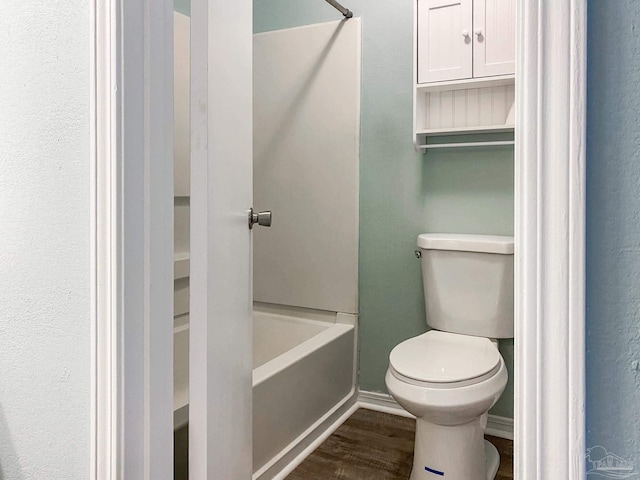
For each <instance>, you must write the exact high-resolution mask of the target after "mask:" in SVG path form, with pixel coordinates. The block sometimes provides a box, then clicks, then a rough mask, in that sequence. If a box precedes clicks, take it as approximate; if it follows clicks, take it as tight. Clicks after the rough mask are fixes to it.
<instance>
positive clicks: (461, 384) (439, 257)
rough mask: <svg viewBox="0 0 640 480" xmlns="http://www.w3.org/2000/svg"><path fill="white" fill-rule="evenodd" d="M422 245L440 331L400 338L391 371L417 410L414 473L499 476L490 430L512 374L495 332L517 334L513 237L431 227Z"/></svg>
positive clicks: (399, 393) (433, 318)
mask: <svg viewBox="0 0 640 480" xmlns="http://www.w3.org/2000/svg"><path fill="white" fill-rule="evenodd" d="M418 246H419V247H420V251H421V253H422V271H423V283H424V290H425V302H426V307H427V315H428V316H427V323H428V324H429V325H431V326H435V325H437V326H438V330H435V329H434V330H430V331H428V332H426V333H423V334H422V335H419V336H417V337H413V338H410V339H408V340H405V341H404V342H402V343H400V344H399V345H397V346H396V347H395V348H394V349H393V350H392V351H391V354H390V355H389V368H388V370H387V373H386V377H385V381H386V384H387V388H388V390H389V393H390V394H391V395H392V396H393V397H394V398H395V399H396V401H397V402H398V404H400V406H402V407H403V408H404V409H405V410H407V411H408V412H409V413H411V414H412V415H414V416H415V417H416V437H415V438H416V439H415V447H414V461H413V469H412V472H411V477H410V480H433V479H438V478H443V479H451V480H492V479H494V478H495V475H496V472H497V470H498V466H499V463H500V458H499V455H498V452H497V450H496V448H495V447H494V446H493V445H491V444H490V443H489V442H487V441H485V440H484V432H485V429H486V424H487V416H488V411H489V409H490V408H491V407H492V406H493V405H495V403H496V402H497V401H498V399H499V398H500V395H501V394H502V392H503V391H504V388H505V386H506V384H507V377H508V375H507V370H506V367H505V363H504V360H503V358H502V356H501V355H500V352H499V351H498V345H497V341H495V340H492V338H509V337H512V336H513V316H512V312H513V238H512V237H495V236H485V235H443V234H429V235H420V237H419V238H418ZM443 330H446V331H443ZM483 334H484V335H483Z"/></svg>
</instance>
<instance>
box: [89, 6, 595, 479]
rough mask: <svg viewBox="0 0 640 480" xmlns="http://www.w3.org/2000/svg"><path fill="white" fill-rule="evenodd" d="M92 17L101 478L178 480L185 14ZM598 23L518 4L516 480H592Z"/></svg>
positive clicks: (154, 9)
mask: <svg viewBox="0 0 640 480" xmlns="http://www.w3.org/2000/svg"><path fill="white" fill-rule="evenodd" d="M91 6H92V11H91V19H92V28H93V35H92V37H93V44H92V73H93V75H92V79H91V88H92V98H91V104H92V110H91V117H92V128H91V130H92V147H93V148H92V159H91V165H92V177H93V182H92V185H91V194H92V198H91V201H92V243H93V249H92V258H91V262H92V290H93V301H92V303H93V308H92V312H91V322H92V329H93V336H92V352H93V353H92V359H93V361H92V365H91V378H92V385H91V395H92V404H93V408H92V411H91V427H92V444H91V478H94V479H116V478H125V477H126V478H128V479H129V478H130V479H137V478H154V479H156V478H168V477H167V472H172V469H171V468H170V464H171V459H172V458H173V457H172V455H171V449H172V442H171V439H172V432H173V429H172V411H173V408H172V407H173V406H172V398H171V397H172V395H171V393H170V392H171V390H172V389H171V388H169V386H170V385H171V383H172V382H171V379H172V361H171V355H166V352H167V351H169V350H164V351H162V350H163V349H167V348H169V349H171V348H172V339H173V329H172V313H173V311H172V292H173V290H172V286H173V268H172V263H173V232H172V226H173V218H172V214H170V213H169V212H172V205H173V159H172V152H173V148H172V133H171V132H172V124H171V121H172V105H171V104H170V103H171V102H170V99H171V95H172V68H173V61H172V53H171V54H170V53H169V52H172V48H173V43H172V22H173V2H171V1H167V0H153V1H152V0H144V1H143V2H139V4H138V5H135V6H134V5H132V4H131V2H124V1H123V0H104V1H98V0H92V2H91ZM586 11H587V2H586V0H563V1H562V2H553V6H552V5H551V2H545V1H544V0H526V1H525V0H518V7H517V25H518V28H517V31H518V33H517V37H518V40H517V52H518V53H517V57H518V58H517V62H516V64H517V65H516V71H517V78H518V81H517V89H516V90H517V91H516V102H517V106H518V108H517V123H516V125H517V127H516V148H515V192H516V193H515V218H516V220H515V238H516V248H517V251H516V257H515V270H516V276H515V283H516V311H515V330H516V333H515V345H516V356H515V357H516V358H515V399H516V400H515V422H514V424H515V445H514V447H515V470H514V472H515V478H517V479H518V480H534V479H539V478H567V479H571V480H573V479H582V478H585V475H586V474H585V463H584V442H585V427H584V412H585V409H584V405H585V388H584V375H585V373H584V371H585V370H584V364H585V348H584V338H585V330H584V329H585V299H584V290H585V238H586V235H585V165H586V155H585V136H586V135H585V125H586V112H585V108H586V107H585V105H586V102H585V99H586ZM143 32H144V33H143ZM141 37H142V38H141ZM142 45H144V47H145V48H140V47H141V46H142ZM547 45H553V46H554V48H553V49H546V50H545V49H544V47H545V46H547ZM151 72H153V73H156V74H157V75H150V73H151ZM128 92H136V93H137V94H139V96H138V95H125V93H128ZM142 99H143V101H141V100H142ZM137 158H144V162H140V161H137V160H136V159H137ZM151 158H153V162H151V161H150V159H151ZM125 197H127V198H137V199H140V200H141V204H136V203H134V202H130V201H124V198H125ZM169 202H171V207H170V208H169V207H168V205H169ZM169 232H170V233H169ZM141 258H142V259H144V262H142V264H141V263H140V259H141ZM141 265H142V268H140V267H141ZM152 279H153V280H154V281H153V282H152V281H151V280H152ZM125 280H127V281H126V282H125ZM152 316H153V318H154V322H151V321H150V320H151V318H152ZM156 318H162V319H167V318H171V321H170V322H168V323H169V325H170V327H168V326H167V325H165V324H164V323H163V322H158V321H155V319H156ZM163 435H165V436H166V437H163ZM125 447H126V455H125ZM156 469H157V470H156ZM152 473H153V474H152Z"/></svg>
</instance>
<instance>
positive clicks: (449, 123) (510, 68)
mask: <svg viewBox="0 0 640 480" xmlns="http://www.w3.org/2000/svg"><path fill="white" fill-rule="evenodd" d="M515 5H516V0H415V21H414V29H415V42H414V48H415V51H414V59H415V75H414V78H415V80H414V81H415V87H414V142H415V145H416V148H417V149H420V150H426V149H427V148H442V147H451V145H450V144H433V142H431V143H429V142H428V141H427V139H428V137H430V136H432V137H434V136H442V135H449V134H474V133H505V132H513V128H514V121H513V118H514V101H515V46H516V45H515V43H516V34H515V29H516V26H515ZM496 142H497V143H496ZM472 143H473V142H472ZM474 144H477V143H474ZM486 144H487V145H489V144H491V145H498V144H500V145H505V144H513V141H511V140H502V139H500V140H497V141H494V142H491V143H486Z"/></svg>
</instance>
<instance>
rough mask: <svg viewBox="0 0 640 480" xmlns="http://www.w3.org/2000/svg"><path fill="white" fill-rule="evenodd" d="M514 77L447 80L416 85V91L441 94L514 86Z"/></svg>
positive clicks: (501, 76)
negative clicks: (444, 92) (470, 89)
mask: <svg viewBox="0 0 640 480" xmlns="http://www.w3.org/2000/svg"><path fill="white" fill-rule="evenodd" d="M515 78H516V77H515V75H500V76H495V77H484V78H465V79H464V80H449V81H446V82H435V83H418V84H416V90H417V91H419V92H443V91H449V92H451V91H455V90H467V89H469V88H485V87H502V86H505V85H514V84H515Z"/></svg>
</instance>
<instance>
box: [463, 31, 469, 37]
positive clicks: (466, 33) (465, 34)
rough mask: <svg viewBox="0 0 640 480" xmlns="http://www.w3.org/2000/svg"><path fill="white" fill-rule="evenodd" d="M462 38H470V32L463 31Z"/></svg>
mask: <svg viewBox="0 0 640 480" xmlns="http://www.w3.org/2000/svg"><path fill="white" fill-rule="evenodd" d="M462 36H463V37H464V38H469V30H462Z"/></svg>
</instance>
